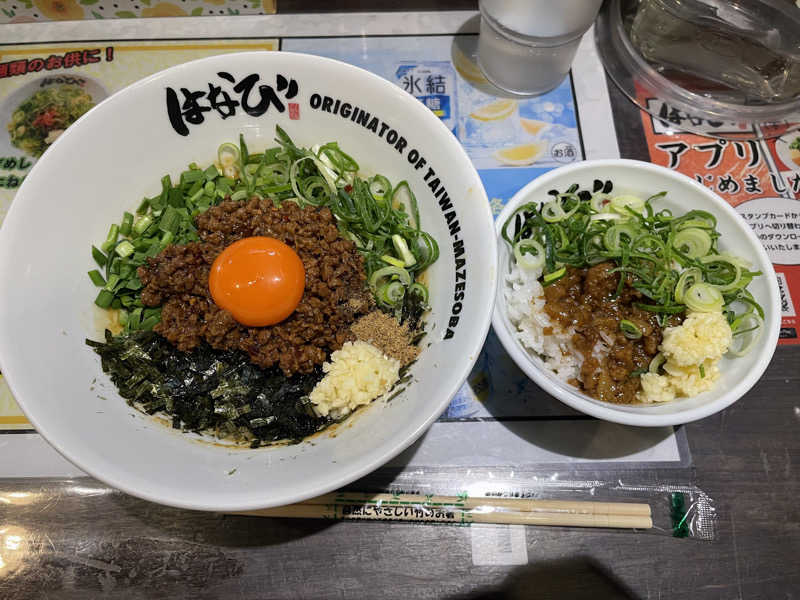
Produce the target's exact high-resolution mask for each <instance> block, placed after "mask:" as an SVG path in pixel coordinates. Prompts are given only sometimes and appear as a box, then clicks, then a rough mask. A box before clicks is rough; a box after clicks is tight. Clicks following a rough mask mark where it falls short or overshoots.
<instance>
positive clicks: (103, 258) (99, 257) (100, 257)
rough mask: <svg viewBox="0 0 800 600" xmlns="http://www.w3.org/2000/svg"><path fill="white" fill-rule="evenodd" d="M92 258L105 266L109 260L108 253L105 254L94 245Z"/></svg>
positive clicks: (101, 265)
mask: <svg viewBox="0 0 800 600" xmlns="http://www.w3.org/2000/svg"><path fill="white" fill-rule="evenodd" d="M92 258H93V259H94V262H96V263H97V264H98V266H100V267H105V266H106V263H107V262H108V258H106V255H105V254H103V253H102V252H101V251H100V249H99V248H96V247H95V246H92Z"/></svg>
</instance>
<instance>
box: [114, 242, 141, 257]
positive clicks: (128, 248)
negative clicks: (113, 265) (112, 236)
mask: <svg viewBox="0 0 800 600" xmlns="http://www.w3.org/2000/svg"><path fill="white" fill-rule="evenodd" d="M134 250H136V248H134V247H133V244H131V243H130V242H129V241H128V240H122V241H121V242H120V243H119V244H117V247H116V248H115V249H114V252H116V253H117V254H118V255H119V256H121V257H122V258H125V257H127V256H130V255H131V254H133V252H134Z"/></svg>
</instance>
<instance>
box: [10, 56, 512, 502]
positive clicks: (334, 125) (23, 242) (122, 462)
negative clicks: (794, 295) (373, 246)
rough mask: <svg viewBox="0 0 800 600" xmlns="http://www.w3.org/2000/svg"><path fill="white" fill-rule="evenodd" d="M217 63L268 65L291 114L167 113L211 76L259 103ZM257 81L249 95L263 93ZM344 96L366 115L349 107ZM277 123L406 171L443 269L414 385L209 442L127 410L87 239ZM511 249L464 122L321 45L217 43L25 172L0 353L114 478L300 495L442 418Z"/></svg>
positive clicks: (123, 483)
mask: <svg viewBox="0 0 800 600" xmlns="http://www.w3.org/2000/svg"><path fill="white" fill-rule="evenodd" d="M220 73H226V74H229V75H230V76H231V78H233V79H234V80H235V81H236V82H239V81H241V80H242V79H243V78H245V77H247V76H249V75H250V74H253V73H255V74H257V75H258V77H259V78H260V81H259V82H258V85H269V86H272V88H273V90H274V92H275V98H277V99H278V100H280V102H281V103H282V105H283V108H284V110H283V112H281V111H280V110H279V109H278V107H277V106H276V104H275V103H274V102H271V103H270V106H269V108H268V109H267V110H266V111H265V112H263V114H261V115H248V114H247V113H245V112H244V111H243V110H242V108H241V107H239V108H238V109H237V110H236V114H235V115H234V116H230V117H228V118H225V119H223V118H222V117H221V116H220V114H218V113H217V111H215V110H211V111H208V112H205V113H203V122H202V123H199V124H192V123H190V122H189V120H188V116H187V119H186V120H185V121H184V124H185V125H186V130H183V131H184V133H186V135H181V134H180V133H179V132H178V130H179V129H182V127H181V124H180V122H176V123H172V122H171V120H170V118H169V115H168V111H167V98H168V96H169V95H170V93H169V92H168V89H172V90H175V92H176V93H177V94H178V96H179V99H180V101H181V104H182V103H183V95H182V92H181V88H185V89H186V90H187V91H206V92H207V91H208V89H209V83H213V84H214V85H215V86H221V87H222V88H223V89H224V90H225V91H227V92H228V93H230V94H231V96H232V97H233V98H234V99H235V100H237V101H241V102H244V101H245V99H244V98H242V97H241V94H237V93H235V92H234V91H233V83H229V82H228V81H227V80H226V79H225V76H220V75H219V74H220ZM281 76H283V77H284V78H285V80H283V79H282V78H281ZM292 81H293V82H295V83H296V85H297V90H296V95H295V94H293V93H292V92H294V91H295V90H294V88H295V86H294V84H292V83H291V82H292ZM279 83H283V84H284V85H283V86H281V85H279ZM258 85H256V86H255V87H254V89H253V91H252V93H251V94H250V97H249V99H248V102H249V105H250V106H251V107H253V106H254V105H257V104H258V102H259V100H260V94H259V91H258ZM281 87H282V88H283V89H280V88H281ZM265 91H266V90H265ZM201 102H202V103H207V100H206V99H202V98H201ZM346 103H347V104H348V105H349V107H350V110H351V111H352V110H353V107H359V109H361V110H362V111H365V112H369V113H370V115H369V118H368V119H363V120H362V121H361V122H359V119H353V118H350V116H352V115H348V116H345V115H343V114H342V110H343V107H344V106H345V104H346ZM251 112H253V113H257V112H259V111H258V110H251ZM374 117H377V119H378V121H377V122H376V123H377V125H375V126H372V118H374ZM382 123H386V124H387V125H388V126H387V127H386V128H383V127H382ZM276 124H278V125H280V126H281V127H282V128H283V129H284V130H286V132H287V133H288V134H289V135H290V136H292V138H293V140H294V141H295V143H297V144H298V145H302V146H306V147H310V146H312V145H314V144H318V143H325V142H329V141H337V142H338V143H339V144H340V145H341V147H342V148H343V149H344V150H345V151H346V152H348V153H349V154H351V155H352V156H353V157H354V158H355V160H356V161H358V162H359V164H360V166H361V169H362V172H363V173H365V174H373V173H382V174H383V175H385V176H387V177H388V178H389V180H390V181H392V182H395V183H396V182H399V181H401V180H408V182H409V184H410V186H411V189H412V190H413V191H414V192H415V193H416V196H417V198H418V201H419V210H420V214H421V221H422V225H423V227H424V228H425V229H426V230H427V231H429V232H430V233H431V234H432V235H433V237H434V238H435V239H436V240H438V243H439V247H440V250H441V256H440V258H439V260H438V261H437V262H436V263H435V264H434V265H433V266H432V267H431V268H430V269H429V271H428V282H429V289H430V304H431V307H432V308H431V311H430V313H429V315H428V316H427V323H428V326H427V330H428V332H429V333H428V335H427V337H426V338H425V340H424V342H423V350H422V354H421V355H420V357H419V359H418V360H417V362H416V363H415V364H414V365H413V366H412V368H411V370H410V373H411V374H412V375H413V379H412V383H411V384H410V385H409V386H408V387H407V388H406V389H405V390H404V391H403V392H402V393H400V395H398V396H396V397H394V398H393V399H391V401H384V400H379V401H376V402H374V403H372V404H371V405H369V406H368V407H366V408H364V409H362V410H360V411H358V412H357V413H356V414H355V415H353V416H352V417H351V418H350V419H348V420H347V421H346V422H345V423H343V424H342V425H340V426H335V427H334V428H333V429H331V430H328V431H325V432H323V433H321V434H318V435H316V436H314V437H313V439H312V440H311V441H307V442H303V443H300V444H297V445H291V446H282V447H280V446H279V447H266V448H259V449H247V448H246V449H240V448H231V447H230V446H220V445H215V444H210V443H203V441H198V440H193V439H192V437H193V436H192V435H189V434H184V433H181V432H179V431H176V430H172V429H170V428H169V427H165V426H163V425H161V424H160V423H159V422H157V421H156V420H155V419H154V418H153V417H149V416H147V415H144V414H142V413H140V412H137V411H136V410H134V409H133V408H131V407H129V406H128V405H127V404H126V403H125V401H124V400H123V399H122V398H121V397H120V396H119V395H118V394H117V393H116V390H115V388H114V386H113V385H112V384H111V383H110V381H109V379H108V377H106V376H105V375H104V374H103V372H102V370H101V368H100V362H99V358H98V356H97V355H96V354H95V353H94V352H93V351H92V350H91V349H90V348H89V347H88V346H87V345H86V344H85V343H84V340H85V338H87V337H89V338H93V339H101V336H102V329H103V320H102V319H98V315H97V310H96V309H95V308H94V307H93V300H94V297H95V295H96V294H97V290H96V288H94V287H93V285H92V283H91V282H90V281H89V279H88V277H87V276H86V272H87V271H88V270H90V269H92V268H94V266H93V263H92V259H91V256H90V245H91V244H92V243H95V244H97V243H98V242H99V241H103V240H104V239H105V236H106V233H107V231H108V228H109V226H110V224H111V223H113V222H119V220H120V219H121V216H122V213H123V211H125V210H128V211H130V210H132V209H135V208H136V207H137V206H138V204H139V202H140V201H141V199H142V197H143V196H153V195H155V194H157V193H158V192H159V190H160V183H159V180H160V178H161V176H162V175H164V174H165V173H170V174H171V175H172V177H173V180H175V178H176V177H177V176H178V174H179V173H180V172H181V171H183V170H184V169H185V168H186V167H187V165H188V164H189V163H191V162H196V163H197V164H199V165H208V164H210V163H211V162H212V161H213V160H214V159H215V157H216V152H217V148H218V146H219V145H220V144H221V143H222V142H225V141H231V142H237V140H238V138H239V134H240V133H243V134H244V136H245V139H246V140H247V142H248V145H249V147H250V148H251V150H252V151H260V150H262V149H264V148H266V147H272V146H274V145H276V144H275V142H274V138H275V125H276ZM371 126H372V127H373V128H374V129H375V131H373V129H372V128H371ZM434 180H435V181H434ZM442 189H443V190H446V194H447V195H448V196H449V200H448V199H447V198H445V197H444V195H443V193H441V192H440V190H442ZM437 193H438V195H437ZM496 264H497V250H496V245H495V241H494V235H493V230H492V217H491V212H490V209H489V204H488V201H487V198H486V193H485V191H484V189H483V186H482V184H481V181H480V179H479V177H478V174H477V173H476V171H475V169H474V168H473V166H472V163H471V162H470V160H469V158H468V157H467V155H466V153H465V152H464V150H463V149H462V147H461V146H460V144H459V143H458V141H457V140H456V139H455V138H454V137H453V135H452V134H451V133H450V132H449V131H448V130H447V128H446V127H445V126H444V125H443V124H442V123H441V121H440V120H439V119H438V118H436V117H435V116H434V115H433V113H431V112H430V111H429V110H428V109H427V108H425V107H424V106H423V105H422V104H421V103H420V102H419V101H417V100H416V99H414V98H413V97H412V96H410V95H409V94H407V93H406V92H404V91H403V90H401V89H399V88H398V87H396V86H394V85H393V84H391V83H389V82H387V81H386V80H384V79H382V78H380V77H377V76H375V75H372V74H370V73H368V72H366V71H364V70H361V69H358V68H356V67H353V66H350V65H346V64H343V63H340V62H337V61H333V60H329V59H325V58H319V57H315V56H307V55H302V54H291V53H284V52H275V53H268V52H252V53H243V54H234V55H231V54H228V55H224V56H217V57H211V58H206V59H202V60H198V61H195V62H191V63H187V64H184V65H180V66H177V67H174V68H171V69H167V70H165V71H162V72H160V73H157V74H156V75H153V76H151V77H149V78H147V79H144V80H142V81H140V82H138V83H135V84H133V85H131V86H130V87H128V88H126V89H124V90H122V91H120V92H118V93H116V94H114V95H113V96H112V97H110V98H108V99H107V100H106V101H104V102H103V103H101V104H100V105H98V106H97V107H95V108H94V109H92V110H91V111H90V112H89V113H87V114H86V115H85V116H83V117H82V118H81V119H80V120H79V121H77V122H76V123H75V124H74V125H73V126H72V127H70V128H69V129H68V130H67V131H66V132H65V133H64V134H63V135H62V136H61V137H60V138H59V139H58V140H57V141H56V142H55V143H54V144H53V146H52V147H51V148H50V149H49V150H48V151H47V152H45V154H44V155H43V156H42V158H41V160H40V161H39V162H38V163H37V164H36V165H35V167H34V168H33V170H32V171H31V173H30V175H29V176H28V177H27V179H26V180H25V183H24V185H23V186H22V188H21V189H20V191H19V193H18V195H17V197H16V199H15V201H14V203H13V206H12V207H11V210H10V211H9V213H8V216H7V217H6V220H5V222H4V224H3V227H2V230H0V306H2V310H0V368H2V372H3V375H4V377H6V378H7V380H8V383H9V386H10V387H11V390H12V392H13V393H14V395H15V397H16V398H17V400H18V401H19V404H20V406H21V407H22V409H23V411H24V412H25V414H26V415H27V417H28V418H29V419H30V421H31V423H33V425H34V426H35V427H36V429H37V431H38V432H39V433H41V434H42V436H44V437H45V438H46V439H47V441H48V442H50V444H52V445H53V446H54V447H55V448H56V449H57V450H58V451H59V452H60V453H61V454H63V455H64V456H65V457H66V458H67V459H69V460H70V461H72V462H73V463H74V464H75V465H77V466H78V467H80V468H81V469H83V470H84V471H86V472H87V473H89V474H90V475H92V476H94V477H96V478H97V479H100V480H102V481H104V482H106V483H107V484H109V485H111V486H114V487H116V488H119V489H121V490H123V491H125V492H128V493H130V494H133V495H135V496H139V497H141V498H144V499H147V500H151V501H155V502H160V503H164V504H168V505H172V506H178V507H183V508H191V509H201V510H216V511H240V510H250V509H256V508H260V507H269V506H278V505H283V504H288V503H292V502H297V501H301V500H304V499H307V498H310V497H313V496H316V495H318V494H322V493H325V492H328V491H330V490H333V489H335V488H337V487H340V486H342V485H344V484H347V483H349V482H351V481H353V480H355V479H356V478H358V477H361V476H363V475H365V474H367V473H369V472H370V471H372V470H374V469H375V468H377V467H379V466H380V465H382V464H383V463H384V462H386V461H388V460H389V459H390V458H392V457H393V456H395V455H396V454H398V453H399V452H400V451H402V450H403V449H405V448H406V447H407V446H408V445H409V444H411V443H412V442H413V441H414V440H416V439H417V438H418V437H419V436H420V435H421V434H422V433H423V432H424V431H425V430H426V429H427V428H428V426H429V425H431V423H433V421H434V420H435V419H436V418H437V417H438V416H439V415H440V413H441V412H442V411H443V410H444V409H445V408H446V406H447V404H448V402H449V401H450V399H451V397H452V396H453V395H454V393H455V392H456V391H457V390H458V388H459V386H460V385H461V383H462V382H463V381H464V379H465V378H466V376H467V374H468V373H469V371H470V368H471V367H472V365H473V362H474V361H475V359H476V357H477V355H478V352H479V351H480V349H481V346H482V345H483V342H484V339H485V336H486V333H487V331H488V328H489V324H490V319H491V312H492V306H493V301H494V290H495V288H496V285H495V277H496ZM95 380H96V382H95ZM194 437H197V436H194Z"/></svg>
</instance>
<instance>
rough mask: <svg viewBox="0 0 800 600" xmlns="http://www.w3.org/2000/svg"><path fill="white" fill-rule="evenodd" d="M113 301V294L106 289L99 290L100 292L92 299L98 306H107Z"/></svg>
mask: <svg viewBox="0 0 800 600" xmlns="http://www.w3.org/2000/svg"><path fill="white" fill-rule="evenodd" d="M113 301H114V294H113V293H112V292H109V291H108V290H106V289H102V290H100V293H99V294H97V298H95V299H94V303H95V304H96V305H97V306H99V307H100V308H108V307H109V306H111V303H112V302H113Z"/></svg>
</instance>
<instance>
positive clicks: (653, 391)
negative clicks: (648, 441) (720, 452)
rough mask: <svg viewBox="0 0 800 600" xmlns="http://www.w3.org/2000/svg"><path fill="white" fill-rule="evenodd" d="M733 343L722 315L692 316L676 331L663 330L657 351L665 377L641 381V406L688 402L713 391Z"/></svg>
mask: <svg viewBox="0 0 800 600" xmlns="http://www.w3.org/2000/svg"><path fill="white" fill-rule="evenodd" d="M732 339H733V334H732V333H731V328H730V325H728V321H727V319H726V318H725V315H723V314H722V313H721V312H705V313H703V312H692V313H689V315H688V316H687V317H686V319H685V320H684V321H683V323H682V324H681V325H679V326H678V327H668V328H667V329H665V330H664V339H663V341H662V342H661V345H660V346H659V347H658V349H659V350H661V352H662V353H663V354H664V358H666V362H665V363H664V375H657V374H655V373H645V374H644V375H642V377H641V384H642V389H641V391H640V392H639V393H638V396H637V397H638V399H639V401H641V402H669V401H670V400H674V399H675V398H676V397H677V398H689V397H691V396H696V395H697V394H700V393H702V392H707V391H709V390H710V389H711V388H713V387H714V383H715V382H716V381H717V379H719V376H720V372H719V367H718V363H719V361H720V359H721V358H722V355H723V354H725V353H726V352H727V351H728V347H729V346H730V344H731V341H732Z"/></svg>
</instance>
